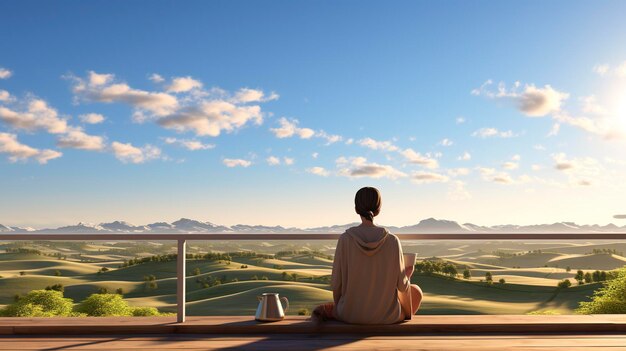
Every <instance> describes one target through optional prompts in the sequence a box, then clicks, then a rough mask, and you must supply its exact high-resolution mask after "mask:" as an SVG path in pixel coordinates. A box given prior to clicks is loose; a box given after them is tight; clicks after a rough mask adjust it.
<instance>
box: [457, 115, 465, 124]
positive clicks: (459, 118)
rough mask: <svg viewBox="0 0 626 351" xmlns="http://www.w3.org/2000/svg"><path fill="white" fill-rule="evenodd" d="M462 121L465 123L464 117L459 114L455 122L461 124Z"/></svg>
mask: <svg viewBox="0 0 626 351" xmlns="http://www.w3.org/2000/svg"><path fill="white" fill-rule="evenodd" d="M463 123H465V117H463V116H461V117H457V118H456V124H463Z"/></svg>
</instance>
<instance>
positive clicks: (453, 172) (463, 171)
mask: <svg viewBox="0 0 626 351" xmlns="http://www.w3.org/2000/svg"><path fill="white" fill-rule="evenodd" d="M448 174H449V175H450V176H452V177H458V176H465V175H468V174H470V170H469V169H468V168H463V167H461V168H452V169H449V170H448Z"/></svg>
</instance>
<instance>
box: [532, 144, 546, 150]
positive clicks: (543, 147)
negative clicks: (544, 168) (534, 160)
mask: <svg viewBox="0 0 626 351" xmlns="http://www.w3.org/2000/svg"><path fill="white" fill-rule="evenodd" d="M533 149H535V150H537V151H545V150H546V147H545V146H543V145H541V144H535V145H534V146H533Z"/></svg>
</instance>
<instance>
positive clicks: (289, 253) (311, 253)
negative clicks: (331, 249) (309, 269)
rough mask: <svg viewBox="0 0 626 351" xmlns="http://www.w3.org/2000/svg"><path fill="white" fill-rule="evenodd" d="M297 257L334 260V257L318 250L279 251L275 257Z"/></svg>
mask: <svg viewBox="0 0 626 351" xmlns="http://www.w3.org/2000/svg"><path fill="white" fill-rule="evenodd" d="M295 255H309V256H310V257H311V258H315V257H320V258H325V259H327V260H332V259H333V256H332V255H328V254H325V253H323V252H321V251H318V250H285V251H278V252H277V253H275V254H274V257H276V258H280V257H285V256H295Z"/></svg>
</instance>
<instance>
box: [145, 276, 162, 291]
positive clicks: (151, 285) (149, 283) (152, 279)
mask: <svg viewBox="0 0 626 351" xmlns="http://www.w3.org/2000/svg"><path fill="white" fill-rule="evenodd" d="M143 280H144V281H145V282H146V284H145V287H146V289H148V290H154V289H156V288H158V287H159V285H158V284H157V282H156V276H154V274H148V275H145V276H144V277H143Z"/></svg>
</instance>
